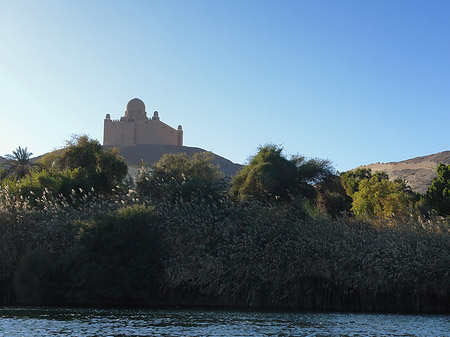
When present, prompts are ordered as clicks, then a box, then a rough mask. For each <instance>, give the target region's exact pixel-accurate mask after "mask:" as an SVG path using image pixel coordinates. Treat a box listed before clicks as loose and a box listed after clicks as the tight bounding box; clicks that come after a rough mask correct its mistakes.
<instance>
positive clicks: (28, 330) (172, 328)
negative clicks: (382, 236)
mask: <svg viewBox="0 0 450 337" xmlns="http://www.w3.org/2000/svg"><path fill="white" fill-rule="evenodd" d="M0 336H8V337H9V336H12V337H14V336H111V337H112V336H117V337H118V336H134V337H138V336H450V316H444V315H390V314H347V313H332V314H328V313H286V312H284V313H279V312H240V311H212V310H181V309H180V310H176V309H174V310H110V309H66V308H56V309H46V308H33V309H28V308H0Z"/></svg>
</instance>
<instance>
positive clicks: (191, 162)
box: [136, 152, 227, 201]
mask: <svg viewBox="0 0 450 337" xmlns="http://www.w3.org/2000/svg"><path fill="white" fill-rule="evenodd" d="M213 158H214V157H213V154H211V153H208V152H202V153H195V154H194V156H193V157H192V158H190V157H189V156H187V155H186V154H185V153H179V154H165V155H164V156H162V158H161V159H160V160H159V161H158V162H156V163H155V164H153V165H152V166H151V170H150V173H149V172H148V171H147V170H144V171H143V172H141V174H140V175H139V176H138V177H137V179H136V190H137V192H138V193H139V195H141V196H143V197H150V198H151V199H152V200H155V201H161V200H168V201H174V200H175V199H177V198H182V199H184V200H190V199H192V198H200V199H201V198H210V199H216V198H218V197H219V196H220V195H222V194H223V193H224V191H225V190H226V188H227V183H226V181H225V179H224V177H223V174H222V173H221V172H220V171H219V169H218V168H217V167H215V166H214V165H213V164H212V160H213Z"/></svg>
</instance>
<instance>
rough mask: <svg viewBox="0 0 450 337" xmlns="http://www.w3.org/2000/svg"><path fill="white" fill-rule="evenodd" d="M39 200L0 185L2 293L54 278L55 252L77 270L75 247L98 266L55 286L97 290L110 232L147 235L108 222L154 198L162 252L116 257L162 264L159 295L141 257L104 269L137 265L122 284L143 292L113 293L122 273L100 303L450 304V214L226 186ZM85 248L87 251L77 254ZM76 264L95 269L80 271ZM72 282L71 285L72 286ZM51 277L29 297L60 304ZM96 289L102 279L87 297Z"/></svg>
mask: <svg viewBox="0 0 450 337" xmlns="http://www.w3.org/2000/svg"><path fill="white" fill-rule="evenodd" d="M33 198H34V199H33V201H31V200H29V199H26V198H25V199H21V198H15V197H12V196H11V195H10V194H9V193H8V191H6V190H0V251H1V252H2V253H1V255H0V295H1V298H0V299H1V301H2V303H14V301H17V299H18V298H19V297H20V296H19V295H20V294H25V295H27V294H28V295H29V294H33V293H34V294H36V291H30V289H31V290H33V289H38V288H39V287H43V285H45V282H42V278H45V277H49V275H50V274H51V273H52V272H53V273H54V269H53V271H52V270H47V269H46V268H45V267H44V266H45V265H48V264H47V262H46V263H41V264H39V263H40V262H42V261H49V262H48V263H50V264H52V263H53V264H54V266H55V268H56V270H59V271H60V272H59V274H63V272H64V270H67V268H66V269H64V268H60V266H61V265H63V266H64V263H65V261H66V262H67V261H68V260H70V259H67V256H71V260H70V263H72V265H77V261H78V262H80V263H86V264H88V263H91V264H90V265H89V268H87V267H86V268H81V267H79V268H78V269H77V268H72V271H71V272H72V274H71V275H70V277H66V276H67V275H58V272H57V273H56V276H55V277H57V278H58V277H59V278H58V280H59V282H60V283H59V285H60V286H59V288H58V289H56V290H57V291H59V292H63V293H60V294H59V295H60V296H59V297H58V298H59V299H60V300H61V299H63V304H74V303H75V302H76V303H92V302H89V301H87V300H86V301H84V300H85V299H83V298H77V299H76V300H75V299H74V297H73V296H69V295H70V294H72V295H73V294H74V293H77V289H84V290H86V288H83V287H82V285H80V280H83V281H82V282H85V283H86V282H87V283H89V282H90V281H89V273H87V272H86V270H95V269H96V265H95V264H96V263H100V262H95V261H100V260H102V261H103V260H104V259H101V257H102V254H103V255H104V256H105V257H106V258H108V256H111V254H112V252H114V249H112V248H111V242H113V243H114V240H117V241H119V240H121V241H120V244H118V246H117V247H119V246H120V247H122V248H120V249H121V250H123V249H125V248H123V247H128V246H131V245H133V242H134V241H135V240H136V236H133V235H126V236H124V235H118V236H115V237H112V236H108V235H109V234H108V233H110V231H109V230H105V228H109V227H105V226H106V225H105V224H107V225H108V226H112V227H111V228H117V230H118V231H119V232H117V233H121V232H120V231H126V230H127V228H129V229H130V230H131V229H132V228H141V227H139V226H138V225H137V224H136V220H130V219H136V218H135V217H133V216H132V214H133V212H131V213H130V212H129V213H130V214H131V215H130V217H123V216H119V215H117V216H116V215H114V214H119V213H117V212H118V210H120V209H123V211H122V213H121V214H128V213H127V212H128V211H127V209H132V208H133V207H136V205H144V206H145V205H148V204H150V203H151V204H152V205H153V207H154V209H155V211H154V212H156V215H155V217H151V219H152V220H145V219H144V220H139V221H141V222H149V221H151V223H152V224H151V226H152V227H151V228H152V232H151V233H153V231H155V233H157V235H153V234H152V235H150V236H149V238H150V237H151V238H153V239H152V240H155V238H157V240H158V242H157V244H155V242H154V241H148V242H147V243H146V241H145V240H144V241H142V240H139V245H140V246H139V247H145V245H147V246H149V247H150V245H154V246H152V247H153V248H154V249H153V250H152V254H154V258H150V257H146V258H145V259H142V256H144V255H142V254H144V253H145V252H147V251H146V250H142V249H137V250H134V251H133V250H130V254H132V255H126V254H122V255H117V256H116V258H115V260H112V259H111V260H110V261H123V259H124V258H125V257H126V258H127V259H130V260H135V261H152V262H151V263H152V264H154V265H158V266H160V267H158V268H161V269H158V270H160V272H158V279H157V284H156V283H154V282H153V281H152V282H153V283H152V282H151V284H152V285H151V287H152V289H151V296H150V294H149V293H146V292H145V291H143V290H142V289H144V288H142V287H144V286H145V284H144V283H139V278H137V280H136V278H134V279H133V280H131V279H130V277H126V276H127V275H132V274H133V273H134V271H133V270H132V271H130V269H129V268H139V270H140V271H139V273H144V272H145V270H146V267H149V268H148V270H153V269H152V268H150V266H141V265H142V264H146V263H147V262H142V263H138V264H133V263H131V264H126V265H127V267H126V268H122V267H121V265H117V268H110V269H107V268H106V269H102V270H109V271H108V272H105V273H104V274H105V275H103V276H104V277H106V278H107V277H111V278H112V277H114V276H113V273H114V272H116V271H120V270H122V271H121V273H122V274H127V275H121V276H123V277H120V278H118V279H120V280H121V281H120V282H132V283H129V284H128V283H127V285H128V288H127V287H124V289H131V288H136V289H140V290H139V291H140V293H139V294H143V295H142V297H139V296H141V295H139V296H138V297H136V293H133V294H130V293H129V292H128V293H127V292H121V293H120V294H119V295H120V298H113V297H114V296H113V297H111V296H109V295H108V294H105V292H106V293H107V292H113V291H114V287H117V282H110V281H108V282H106V281H105V282H104V284H105V285H106V286H105V288H103V290H102V291H103V292H104V293H103V295H101V296H98V297H97V302H95V303H93V304H102V299H108V301H109V302H108V301H106V300H105V302H103V304H111V303H120V304H145V305H151V304H177V305H182V304H185V305H214V306H240V307H259V308H261V307H274V308H296V309H308V310H370V311H417V312H450V301H449V300H450V282H449V273H450V231H449V229H450V223H449V221H448V220H447V219H444V218H439V217H435V218H432V219H424V218H421V217H413V216H411V217H409V218H387V219H380V220H373V219H367V220H355V219H350V218H344V219H338V220H336V219H330V218H328V217H324V216H321V215H317V214H316V215H307V214H306V213H305V211H304V210H303V209H302V208H301V207H298V205H297V206H296V205H289V204H281V203H280V204H276V205H273V204H263V203H259V202H256V201H246V202H235V201H233V200H230V199H229V198H227V197H226V196H224V197H221V198H205V199H199V198H192V199H190V200H188V201H186V200H183V199H181V198H178V199H176V200H175V201H174V200H171V201H164V200H162V201H152V202H150V201H148V200H147V201H145V200H139V199H137V198H136V195H135V194H134V193H133V192H130V193H119V194H117V196H116V197H113V198H105V197H102V196H98V195H96V194H95V193H93V192H89V193H81V194H80V193H76V192H74V194H73V200H65V199H63V198H56V199H55V198H53V199H52V198H50V197H48V196H47V195H46V194H45V193H44V195H42V196H34V197H33ZM99 214H100V215H102V214H104V215H105V216H107V217H108V218H107V221H106V220H105V221H106V222H105V221H103V222H102V221H99V220H95V219H98V216H99ZM115 221H119V222H120V226H119V227H117V226H116V225H113V224H114V222H115ZM127 221H130V222H129V224H130V225H129V226H128V225H127ZM102 224H103V225H102ZM95 225H98V226H103V227H99V228H104V229H103V230H102V231H98V233H97V234H96V235H94V236H92V237H91V238H90V240H91V241H89V242H90V246H89V247H91V248H90V249H89V250H83V249H81V248H80V247H82V244H84V243H83V242H85V241H83V239H82V236H80V230H81V229H83V228H87V227H86V226H95ZM115 226H116V227H115ZM127 226H128V227H127ZM133 226H134V227H133ZM136 226H138V227H136ZM119 238H122V239H119ZM92 240H93V241H92ZM96 240H98V241H96ZM111 240H112V241H111ZM149 240H150V239H149ZM102 242H103V243H105V242H107V243H108V246H105V245H104V244H101V243H102ZM74 249H76V251H77V252H78V254H73V252H74ZM80 249H81V250H80ZM30 252H31V253H30ZM33 252H36V253H35V254H34V255H33ZM80 252H81V253H80ZM83 252H86V254H92V255H89V256H88V255H83V254H84V253H83ZM147 253H148V252H147ZM127 254H128V253H127ZM141 255H142V256H141ZM90 256H94V257H95V259H90ZM74 259H75V260H74ZM77 259H79V260H77ZM120 259H122V260H120ZM33 261H34V262H33ZM36 261H37V262H36ZM39 261H40V262H39ZM83 261H84V262H83ZM102 263H103V262H102ZM111 263H112V265H113V266H114V265H116V264H117V263H118V262H111ZM27 266H28V267H27ZM31 266H34V267H33V268H32V267H31ZM39 266H42V268H41V269H39V268H38V267H39ZM66 266H67V265H66ZM78 266H80V265H79V264H78ZM102 266H103V268H104V267H105V265H102ZM133 266H134V267H133ZM141 267H142V268H141ZM27 268H28V269H27ZM58 268H60V269H58ZM50 269H51V268H50ZM77 270H79V272H80V273H84V274H83V275H84V276H83V277H79V276H80V275H77V274H76V273H77ZM99 270H100V269H99ZM61 271H62V272H61ZM73 273H75V274H73ZM109 273H111V274H109ZM30 274H32V275H34V276H33V277H34V278H30ZM18 275H19V276H20V277H18ZM45 275H47V276H45ZM86 275H88V276H87V278H86ZM139 275H141V274H139ZM30 280H31V281H30ZM74 280H75V281H74ZM44 281H45V280H44ZM63 281H64V282H67V284H64V286H62V287H61V282H63ZM76 282H78V283H77V284H75V283H76ZM133 282H134V283H133ZM136 282H137V283H136ZM146 282H150V281H149V280H147V281H146ZM90 284H94V285H98V287H100V285H101V283H98V282H97V283H95V282H94V281H92V282H90ZM130 284H131V285H133V287H131V288H130ZM148 284H150V283H148ZM49 287H50V288H49ZM51 287H52V285H51V282H50V286H49V285H48V284H47V288H45V289H44V291H43V292H42V294H44V296H41V297H39V296H37V297H35V298H34V299H31V300H30V299H29V302H33V301H34V302H33V303H43V302H45V303H51V298H50V299H49V298H48V296H45V294H54V293H55V291H56V290H55V289H51ZM80 287H81V288H80ZM108 287H109V288H108ZM91 288H92V287H91ZM91 288H89V289H91ZM78 293H80V294H81V293H82V292H78ZM89 294H92V289H91V290H90V292H85V295H83V296H85V297H88V296H90V295H89ZM119 295H118V296H119ZM25 297H26V296H25ZM111 298H113V299H114V301H113V302H111Z"/></svg>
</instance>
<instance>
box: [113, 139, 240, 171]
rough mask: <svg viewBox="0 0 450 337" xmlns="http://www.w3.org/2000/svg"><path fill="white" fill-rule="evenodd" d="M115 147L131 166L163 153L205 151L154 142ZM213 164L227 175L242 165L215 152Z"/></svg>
mask: <svg viewBox="0 0 450 337" xmlns="http://www.w3.org/2000/svg"><path fill="white" fill-rule="evenodd" d="M116 147H117V148H118V149H119V150H120V154H121V155H122V156H123V157H124V158H125V160H126V161H127V163H128V164H129V165H132V166H136V165H140V164H141V163H142V161H144V162H145V163H146V164H148V165H151V164H153V163H155V162H157V161H158V160H159V159H160V158H161V157H162V156H163V155H164V154H165V153H174V154H177V153H186V154H187V155H188V156H190V157H192V156H193V155H194V153H197V152H205V151H206V150H203V149H201V148H198V147H189V146H177V145H156V144H155V145H154V144H137V145H124V146H116ZM213 164H215V165H218V166H219V168H220V170H221V171H222V172H223V173H225V175H228V176H234V175H235V174H236V172H237V171H239V170H240V169H241V167H242V165H239V164H235V163H233V162H231V161H230V160H228V159H226V158H223V157H221V156H218V155H217V154H214V160H213Z"/></svg>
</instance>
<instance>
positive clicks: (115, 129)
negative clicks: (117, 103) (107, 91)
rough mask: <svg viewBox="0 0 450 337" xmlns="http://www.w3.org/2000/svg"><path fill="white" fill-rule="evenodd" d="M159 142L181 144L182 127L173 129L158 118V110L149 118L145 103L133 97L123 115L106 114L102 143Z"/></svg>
mask: <svg viewBox="0 0 450 337" xmlns="http://www.w3.org/2000/svg"><path fill="white" fill-rule="evenodd" d="M134 144H159V145H179V146H183V129H182V127H181V125H178V129H177V130H176V129H174V128H172V127H170V126H169V125H167V124H165V123H163V122H161V121H160V120H159V115H158V111H155V112H154V113H153V117H152V118H151V119H149V118H148V117H147V112H146V111H145V104H144V102H142V101H141V100H140V99H139V98H133V99H132V100H131V101H129V102H128V104H127V110H126V111H125V115H124V116H123V117H121V118H120V119H117V120H113V119H111V116H110V114H106V118H105V126H104V131H103V145H134Z"/></svg>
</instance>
